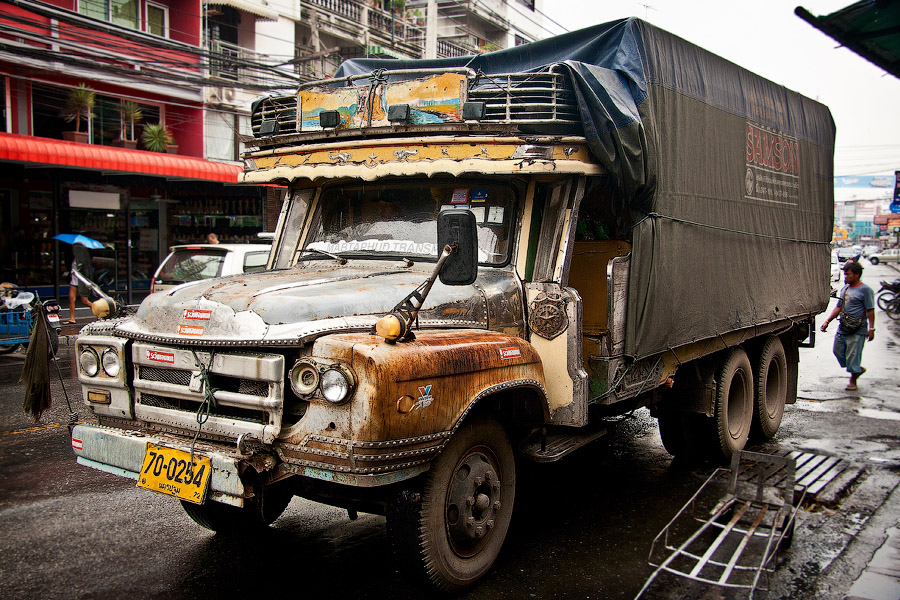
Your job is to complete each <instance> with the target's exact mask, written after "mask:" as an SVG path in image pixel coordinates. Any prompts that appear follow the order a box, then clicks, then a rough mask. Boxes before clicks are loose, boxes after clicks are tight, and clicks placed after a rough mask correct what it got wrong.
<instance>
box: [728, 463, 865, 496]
mask: <svg viewBox="0 0 900 600" xmlns="http://www.w3.org/2000/svg"><path fill="white" fill-rule="evenodd" d="M774 454H775V456H783V457H786V458H789V459H793V461H794V468H795V471H794V496H795V498H796V497H797V496H798V495H799V493H800V492H801V491H802V490H803V489H805V490H806V499H807V501H812V502H815V501H816V500H817V499H818V498H817V496H818V494H819V493H821V492H822V490H824V489H825V486H827V485H828V484H829V483H831V482H832V481H834V480H835V478H837V476H838V475H840V474H841V473H843V472H844V471H845V470H846V469H847V468H848V467H849V466H850V464H849V463H848V462H847V461H846V460H844V459H843V458H837V457H835V456H825V455H822V454H812V453H810V452H799V451H793V452H787V451H785V452H776V453H774ZM787 471H788V470H787V469H785V468H781V469H777V470H775V471H773V472H770V473H767V474H766V475H767V476H766V480H765V485H767V486H771V487H779V486H780V484H781V483H782V482H783V481H784V478H785V477H786V476H787ZM756 477H757V471H754V470H751V469H743V468H742V469H741V470H740V471H739V472H738V481H746V482H748V483H756V481H755V478H756Z"/></svg>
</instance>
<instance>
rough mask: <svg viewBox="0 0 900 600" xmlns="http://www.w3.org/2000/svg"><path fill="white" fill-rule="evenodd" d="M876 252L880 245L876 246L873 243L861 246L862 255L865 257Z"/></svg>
mask: <svg viewBox="0 0 900 600" xmlns="http://www.w3.org/2000/svg"><path fill="white" fill-rule="evenodd" d="M878 252H881V246H876V245H874V244H873V245H870V246H866V247H865V248H863V251H862V255H863V256H864V257H866V258H869V257H870V256H871V255H873V254H877V253H878Z"/></svg>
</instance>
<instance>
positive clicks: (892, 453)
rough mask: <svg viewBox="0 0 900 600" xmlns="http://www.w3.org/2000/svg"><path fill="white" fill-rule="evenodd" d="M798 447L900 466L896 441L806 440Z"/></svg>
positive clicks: (850, 458)
mask: <svg viewBox="0 0 900 600" xmlns="http://www.w3.org/2000/svg"><path fill="white" fill-rule="evenodd" d="M797 447H798V448H799V449H801V450H803V451H806V452H819V453H821V454H827V455H831V456H843V457H844V458H847V459H849V460H853V461H856V460H858V461H862V462H868V463H874V464H879V465H884V466H889V465H900V449H898V448H897V442H896V441H895V440H888V442H887V443H885V442H878V441H871V440H841V439H834V438H830V439H819V440H804V441H803V442H801V443H800V444H798V445H797Z"/></svg>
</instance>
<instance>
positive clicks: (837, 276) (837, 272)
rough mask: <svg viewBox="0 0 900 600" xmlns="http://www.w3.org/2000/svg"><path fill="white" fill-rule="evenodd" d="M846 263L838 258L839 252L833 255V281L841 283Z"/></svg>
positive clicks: (833, 252) (834, 252)
mask: <svg viewBox="0 0 900 600" xmlns="http://www.w3.org/2000/svg"><path fill="white" fill-rule="evenodd" d="M843 268H844V263H843V261H841V259H840V258H838V253H837V251H832V253H831V281H840V280H841V273H842V269H843Z"/></svg>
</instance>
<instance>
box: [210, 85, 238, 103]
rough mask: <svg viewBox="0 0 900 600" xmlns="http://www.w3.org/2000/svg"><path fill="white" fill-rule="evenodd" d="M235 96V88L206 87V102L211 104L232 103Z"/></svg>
mask: <svg viewBox="0 0 900 600" xmlns="http://www.w3.org/2000/svg"><path fill="white" fill-rule="evenodd" d="M236 98H237V90H236V89H234V88H229V87H222V88H219V87H207V88H206V103H207V104H212V105H214V106H215V105H219V104H234V102H235V99H236Z"/></svg>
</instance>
